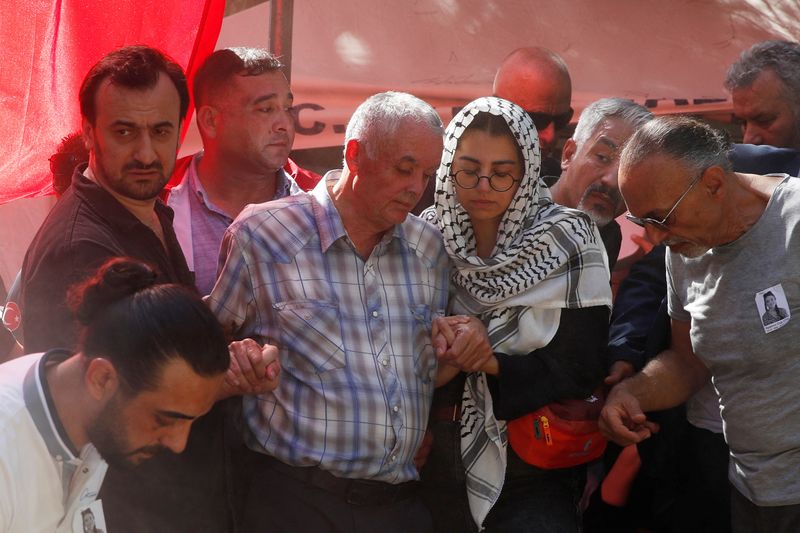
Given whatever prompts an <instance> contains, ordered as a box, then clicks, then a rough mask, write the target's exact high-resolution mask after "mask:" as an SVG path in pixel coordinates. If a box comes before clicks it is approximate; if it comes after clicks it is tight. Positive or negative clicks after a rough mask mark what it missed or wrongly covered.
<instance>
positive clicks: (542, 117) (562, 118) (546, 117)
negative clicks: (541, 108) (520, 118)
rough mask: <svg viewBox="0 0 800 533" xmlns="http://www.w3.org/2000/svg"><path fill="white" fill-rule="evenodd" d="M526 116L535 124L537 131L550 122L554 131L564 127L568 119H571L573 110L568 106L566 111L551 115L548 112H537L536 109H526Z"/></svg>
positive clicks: (545, 127)
mask: <svg viewBox="0 0 800 533" xmlns="http://www.w3.org/2000/svg"><path fill="white" fill-rule="evenodd" d="M526 113H528V116H529V117H531V120H532V121H533V125H534V126H536V130H537V131H542V130H544V129H547V126H549V125H550V124H551V123H552V124H553V128H555V130H556V131H558V130H562V129H564V128H565V127H566V126H567V124H569V121H570V120H572V115H573V114H574V113H575V111H574V110H573V109H572V108H571V107H570V108H569V110H568V111H564V112H563V113H561V114H559V115H551V114H550V113H539V112H537V111H526Z"/></svg>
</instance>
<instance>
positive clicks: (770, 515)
mask: <svg viewBox="0 0 800 533" xmlns="http://www.w3.org/2000/svg"><path fill="white" fill-rule="evenodd" d="M731 523H732V526H733V533H797V532H798V531H800V504H798V505H781V506H778V507H760V506H758V505H756V504H754V503H753V502H751V501H750V500H748V499H747V498H745V497H744V496H742V494H741V493H740V492H739V491H738V490H736V489H735V488H733V487H731Z"/></svg>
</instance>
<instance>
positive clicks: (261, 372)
mask: <svg viewBox="0 0 800 533" xmlns="http://www.w3.org/2000/svg"><path fill="white" fill-rule="evenodd" d="M228 353H229V354H230V357H231V364H230V366H229V367H228V370H227V372H225V380H224V381H223V384H222V389H221V391H220V396H219V399H223V398H228V397H230V396H237V395H244V394H246V395H257V394H262V393H265V392H270V391H273V390H275V388H276V387H277V386H278V381H279V376H280V372H281V364H280V361H279V360H278V348H277V347H276V346H272V345H271V344H265V345H264V346H260V345H259V344H258V343H257V342H256V341H254V340H253V339H244V340H241V341H234V342H232V343H230V344H229V345H228Z"/></svg>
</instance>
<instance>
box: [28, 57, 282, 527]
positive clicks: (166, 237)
mask: <svg viewBox="0 0 800 533" xmlns="http://www.w3.org/2000/svg"><path fill="white" fill-rule="evenodd" d="M79 99H80V106H81V116H82V135H83V140H84V142H85V143H86V146H87V148H88V149H89V162H88V165H87V166H79V167H78V168H77V169H76V170H75V174H74V175H73V179H72V186H71V187H69V188H68V189H67V190H66V192H65V193H64V195H63V196H62V197H61V199H60V200H59V201H58V203H57V204H56V205H55V207H54V208H53V210H52V211H51V212H50V214H49V215H48V217H47V219H46V220H45V221H44V223H43V224H42V227H41V228H40V229H39V231H38V233H37V234H36V236H35V238H34V240H33V242H32V243H31V245H30V247H29V248H28V251H27V253H26V254H25V260H24V262H23V267H22V302H23V306H22V307H23V324H24V329H25V350H26V351H27V352H39V351H45V350H49V349H52V348H67V349H74V348H75V347H76V346H77V334H78V327H77V322H76V316H75V314H74V313H73V312H72V310H70V309H69V308H68V306H67V303H66V301H67V289H68V287H70V286H71V285H72V284H74V283H76V282H80V281H82V280H84V279H85V278H86V277H87V276H88V275H89V274H90V273H91V272H93V271H94V270H95V269H96V268H97V267H98V266H100V265H101V264H102V263H103V262H105V261H106V260H108V259H109V258H112V257H116V256H128V257H132V258H134V259H137V260H140V261H144V262H147V263H148V264H150V265H152V266H153V271H154V272H155V276H156V282H158V283H176V284H179V285H182V286H185V287H187V289H188V290H195V289H194V281H193V277H192V274H191V272H190V271H189V269H188V267H187V264H186V260H185V259H184V256H183V252H182V251H181V248H180V245H179V243H178V240H177V238H176V236H175V231H174V230H173V225H172V211H171V209H170V208H169V207H167V206H166V205H164V204H163V202H162V201H161V200H160V199H159V198H158V197H159V194H160V193H161V192H162V190H163V188H164V185H165V184H166V183H167V180H168V179H169V177H170V175H171V174H172V171H173V168H174V166H175V157H176V153H177V147H178V140H179V134H180V130H181V124H182V122H183V119H184V118H185V115H186V111H187V108H188V105H189V92H188V89H187V86H186V78H185V76H184V73H183V70H182V69H181V67H180V65H178V64H177V63H175V62H174V61H173V60H172V59H170V58H169V57H167V56H166V55H164V54H163V53H162V52H160V51H158V50H156V49H154V48H150V47H148V46H142V45H137V46H128V47H124V48H121V49H118V50H115V51H113V52H111V53H109V54H108V55H106V56H105V57H103V58H102V59H101V60H100V61H99V62H98V63H96V64H95V65H94V66H93V67H92V68H91V69H90V70H89V72H88V73H87V75H86V77H85V78H84V80H83V83H82V85H81V89H80V95H79ZM143 335H147V334H145V333H143ZM231 353H232V354H233V355H234V358H235V359H237V361H242V362H245V363H247V366H246V370H247V371H248V372H250V373H249V374H242V373H239V374H238V376H236V377H232V378H231V379H226V380H225V387H224V388H221V389H220V390H219V391H218V393H219V397H220V398H221V397H222V396H223V395H224V393H231V392H234V391H237V392H238V391H239V390H241V389H253V388H254V387H255V388H257V389H258V390H263V388H267V389H268V388H272V387H274V386H275V385H276V384H277V380H276V378H277V366H272V367H271V368H272V370H267V369H266V364H267V363H268V362H269V361H270V359H269V357H270V355H269V354H272V355H273V356H274V355H275V354H276V352H275V350H274V348H272V347H265V348H264V349H263V350H262V349H261V348H259V347H257V346H256V345H255V343H253V342H252V341H246V342H245V341H241V342H238V343H236V344H233V345H232V346H231ZM240 368H242V367H241V365H239V364H238V363H237V364H232V365H231V371H232V372H233V371H235V370H238V369H240ZM253 372H256V373H258V375H253ZM237 379H238V384H240V385H241V384H242V382H243V381H245V380H246V381H247V384H246V385H247V386H244V385H242V386H241V387H237V386H235V385H236V384H237V383H236V382H237ZM251 380H252V381H255V382H257V383H255V384H252V383H250V381H251ZM232 381H233V382H232ZM131 385H133V386H136V383H132V384H131ZM223 415H224V406H219V407H218V408H216V409H214V411H213V412H212V413H211V414H210V415H209V416H204V417H203V418H202V419H201V420H200V421H198V423H197V424H196V425H195V428H194V429H193V430H192V432H191V437H190V439H189V444H188V446H187V452H186V453H185V454H181V455H179V456H176V455H174V454H165V455H164V456H162V457H160V458H158V459H156V460H153V461H151V462H149V464H145V465H143V466H142V467H140V468H137V469H125V468H117V467H115V466H114V465H112V468H110V469H109V472H108V477H107V479H106V482H105V484H104V485H103V489H102V494H101V498H102V499H103V504H104V506H105V509H106V519H107V522H108V526H109V527H108V528H107V530H109V531H113V532H114V533H124V532H130V533H140V532H142V531H169V532H170V533H181V532H186V533H193V532H195V531H201V530H202V531H203V532H204V533H207V532H215V533H216V532H226V531H228V530H229V528H230V527H231V522H232V520H233V518H232V514H231V513H232V511H231V508H230V504H231V502H230V500H231V498H230V496H229V494H228V492H227V491H228V490H229V488H230V487H229V485H228V484H227V481H228V478H229V476H228V473H229V471H228V465H227V463H226V456H225V454H224V453H223V452H224V447H223V440H224V432H223ZM154 423H156V422H154Z"/></svg>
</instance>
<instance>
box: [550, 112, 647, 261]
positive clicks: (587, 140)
mask: <svg viewBox="0 0 800 533" xmlns="http://www.w3.org/2000/svg"><path fill="white" fill-rule="evenodd" d="M652 118H653V115H652V113H650V111H648V110H647V109H645V108H644V107H642V106H640V105H638V104H635V103H633V102H632V101H630V100H624V99H622V98H603V99H601V100H597V101H596V102H593V103H591V104H589V105H588V106H587V107H586V109H584V110H583V113H581V117H580V119H578V124H577V125H576V126H575V133H574V134H573V135H572V138H571V139H568V140H567V142H566V144H564V150H563V153H562V156H561V169H562V174H561V177H560V178H559V179H558V181H557V182H556V183H555V184H554V185H553V186H552V188H551V192H552V194H553V201H555V202H556V203H558V204H561V205H565V206H567V207H572V208H576V209H580V210H581V211H583V212H585V213H586V214H588V215H589V216H590V217H591V218H592V220H594V221H595V223H596V224H597V225H598V226H599V227H600V234H601V236H602V238H603V243H604V244H605V246H606V252H607V253H608V260H609V264H611V265H612V268H613V264H614V263H615V262H616V260H617V255H618V254H619V249H620V245H621V243H622V236H621V232H620V228H619V224H617V223H616V222H615V221H614V219H615V218H617V217H618V216H620V215H621V214H622V213H624V212H625V203H624V202H623V201H622V196H620V193H619V187H618V185H617V173H618V171H619V154H620V151H621V150H622V145H623V144H625V142H626V141H627V140H628V138H629V137H630V136H631V135H633V133H634V132H635V131H636V130H637V129H638V128H639V127H640V126H642V124H644V123H645V122H647V121H649V120H650V119H652Z"/></svg>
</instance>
